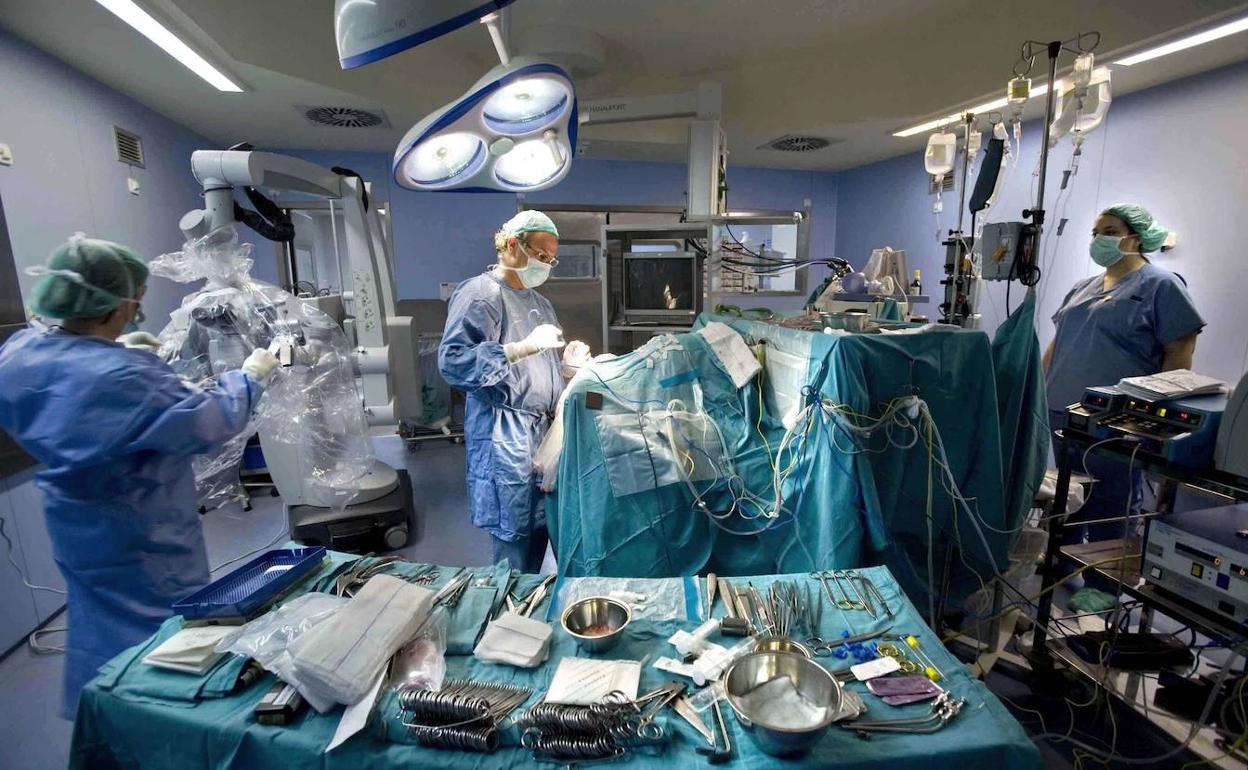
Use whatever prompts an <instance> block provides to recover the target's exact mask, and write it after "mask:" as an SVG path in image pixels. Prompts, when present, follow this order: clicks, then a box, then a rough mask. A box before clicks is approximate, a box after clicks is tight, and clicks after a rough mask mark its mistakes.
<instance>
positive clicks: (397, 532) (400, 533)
mask: <svg viewBox="0 0 1248 770" xmlns="http://www.w3.org/2000/svg"><path fill="white" fill-rule="evenodd" d="M382 539H383V540H384V541H385V543H386V547H387V548H389V549H390V550H391V551H397V550H398V549H400V548H402V547H403V546H405V545H407V526H406V525H403V526H398V527H391V528H390V529H387V530H386V534H385V535H384V536H383V537H382Z"/></svg>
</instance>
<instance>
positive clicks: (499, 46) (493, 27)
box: [481, 13, 511, 64]
mask: <svg viewBox="0 0 1248 770" xmlns="http://www.w3.org/2000/svg"><path fill="white" fill-rule="evenodd" d="M502 21H503V17H502V14H501V13H491V14H486V15H485V16H482V17H481V23H482V24H484V25H485V28H486V29H488V30H489V31H490V40H493V41H494V50H495V51H497V52H498V60H499V61H500V62H502V63H503V64H510V63H511V54H509V53H508V52H507V40H506V39H505V38H504V37H503V28H502Z"/></svg>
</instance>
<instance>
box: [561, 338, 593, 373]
mask: <svg viewBox="0 0 1248 770" xmlns="http://www.w3.org/2000/svg"><path fill="white" fill-rule="evenodd" d="M590 360H591V358H590V355H589V345H586V344H585V343H584V342H581V341H580V340H572V341H571V342H569V343H568V346H567V347H566V348H564V349H563V376H564V377H571V376H573V375H574V374H576V372H577V370H579V369H580V368H581V367H582V366H585V365H586V364H588V363H589V362H590Z"/></svg>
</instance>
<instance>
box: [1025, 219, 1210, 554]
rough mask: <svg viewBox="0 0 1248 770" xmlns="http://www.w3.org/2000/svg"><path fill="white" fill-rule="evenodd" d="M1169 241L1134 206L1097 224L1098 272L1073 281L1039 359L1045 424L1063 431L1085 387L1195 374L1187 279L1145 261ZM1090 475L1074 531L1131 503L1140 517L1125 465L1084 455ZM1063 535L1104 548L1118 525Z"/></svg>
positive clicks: (1195, 322)
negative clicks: (1175, 372)
mask: <svg viewBox="0 0 1248 770" xmlns="http://www.w3.org/2000/svg"><path fill="white" fill-rule="evenodd" d="M1168 235H1169V232H1168V231H1167V230H1166V229H1165V228H1164V227H1162V226H1161V225H1159V224H1158V223H1157V222H1156V220H1155V219H1154V218H1153V216H1152V214H1150V213H1149V212H1148V211H1146V210H1145V209H1144V208H1143V207H1141V206H1137V205H1133V204H1120V205H1117V206H1111V207H1110V208H1108V209H1105V211H1103V212H1102V213H1101V215H1100V216H1099V217H1098V218H1097V220H1096V224H1095V226H1094V227H1093V229H1092V243H1091V245H1090V247H1089V251H1090V255H1091V257H1092V260H1093V261H1094V262H1095V263H1096V264H1097V265H1098V266H1100V267H1102V268H1104V272H1101V273H1097V274H1096V275H1093V276H1092V277H1090V278H1085V279H1083V280H1081V281H1079V282H1078V283H1076V284H1075V285H1074V287H1073V288H1072V289H1071V290H1070V292H1069V293H1068V294H1067V295H1066V298H1065V300H1063V302H1062V306H1061V308H1060V309H1058V311H1057V313H1056V314H1055V315H1054V316H1053V323H1054V324H1055V325H1056V327H1057V329H1056V333H1055V334H1054V337H1053V341H1052V342H1051V343H1049V347H1048V349H1047V350H1046V351H1045V353H1044V368H1045V387H1046V390H1047V394H1048V402H1049V422H1050V424H1051V425H1053V426H1055V427H1057V426H1061V425H1062V424H1064V423H1065V410H1066V407H1067V406H1068V405H1070V404H1073V403H1076V402H1077V401H1079V400H1080V399H1082V398H1083V389H1084V388H1086V387H1091V386H1096V385H1117V384H1118V381H1119V380H1121V379H1122V378H1124V377H1136V376H1139V375H1145V374H1156V373H1158V372H1163V371H1168V370H1170V369H1190V368H1191V366H1192V354H1193V353H1194V352H1195V350H1196V335H1197V334H1198V333H1199V332H1200V330H1201V329H1202V328H1203V327H1204V325H1205V322H1204V320H1203V319H1202V318H1201V317H1200V313H1199V312H1197V310H1196V305H1195V303H1194V302H1193V301H1192V298H1191V296H1190V295H1188V293H1187V287H1186V286H1185V285H1184V282H1183V279H1181V278H1180V277H1179V276H1177V275H1175V274H1174V273H1172V272H1170V271H1169V270H1164V269H1162V268H1160V267H1157V266H1156V265H1154V264H1152V263H1151V262H1149V260H1148V258H1147V257H1145V256H1144V255H1145V254H1149V253H1152V252H1155V251H1158V250H1159V249H1161V247H1162V245H1163V244H1164V243H1165V241H1166V238H1167V236H1168ZM1074 470H1076V471H1081V470H1082V468H1081V467H1079V466H1076V467H1075V469H1074ZM1087 470H1088V472H1089V474H1090V475H1091V476H1092V477H1093V478H1095V479H1097V483H1096V484H1095V485H1094V486H1093V489H1092V493H1091V497H1090V498H1089V500H1088V503H1087V505H1085V506H1084V508H1083V510H1081V511H1079V513H1078V514H1076V515H1075V516H1074V517H1072V520H1071V523H1072V524H1074V523H1077V522H1079V521H1081V520H1082V521H1088V520H1094V519H1104V518H1109V517H1121V516H1122V515H1123V514H1124V513H1125V512H1126V510H1127V506H1128V504H1130V505H1131V507H1132V509H1133V510H1135V509H1138V507H1139V503H1140V484H1139V478H1138V474H1136V478H1129V477H1128V470H1127V466H1126V464H1125V463H1120V462H1115V461H1113V460H1110V459H1100V458H1096V457H1094V456H1089V458H1088V466H1087ZM1128 499H1130V503H1128ZM1067 533H1068V539H1069V540H1072V541H1076V542H1077V541H1079V540H1081V539H1084V538H1087V539H1089V540H1091V541H1100V540H1108V539H1112V538H1116V537H1121V536H1122V525H1121V524H1120V523H1106V524H1095V525H1088V526H1086V527H1082V526H1072V527H1069V528H1068V529H1067Z"/></svg>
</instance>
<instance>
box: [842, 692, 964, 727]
mask: <svg viewBox="0 0 1248 770" xmlns="http://www.w3.org/2000/svg"><path fill="white" fill-rule="evenodd" d="M965 705H966V701H965V700H964V699H962V698H954V697H953V696H951V695H950V694H949V693H948V692H943V693H941V694H940V695H938V696H936V700H934V701H932V707H931V711H930V712H929V713H928V714H927V715H926V716H921V717H913V718H910V719H882V720H869V721H854V722H842V723H841V727H842V728H844V729H846V730H855V731H857V732H858V735H859V737H862V738H866V737H868V736H867V733H872V732H888V733H934V732H936V731H937V730H939V729H940V728H942V727H944V726H945V725H947V724H949V722H950V720H952V719H953V718H954V717H956V716H957V715H958V713H959V712H961V711H962V707H963V706H965Z"/></svg>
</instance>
